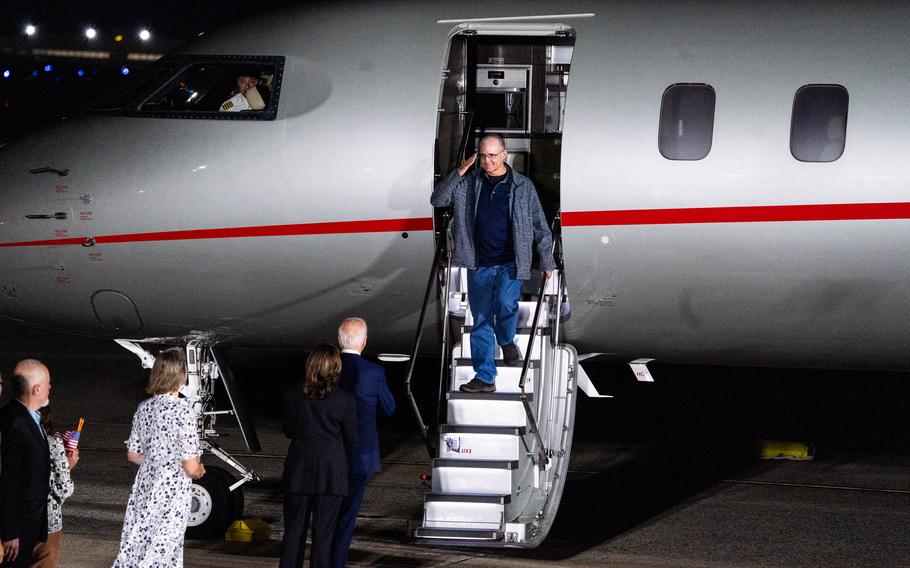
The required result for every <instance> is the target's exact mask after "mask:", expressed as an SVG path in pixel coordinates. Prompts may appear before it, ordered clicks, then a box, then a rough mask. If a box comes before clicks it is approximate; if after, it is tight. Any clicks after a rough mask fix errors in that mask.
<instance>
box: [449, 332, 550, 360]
mask: <svg viewBox="0 0 910 568" xmlns="http://www.w3.org/2000/svg"><path fill="white" fill-rule="evenodd" d="M465 327H466V330H465V332H464V333H462V336H461V343H459V344H458V345H459V346H460V347H461V349H460V350H459V349H457V348H456V349H455V356H456V357H466V358H470V357H471V332H470V330H471V328H472V326H465ZM530 332H531V328H529V327H523V328H520V329H519V330H517V332H516V334H515V338H514V339H513V340H512V341H514V343H515V345H517V346H518V350H519V351H520V352H521V356H522V357H524V356H525V353H527V352H528V340H529V339H530V335H529V334H530ZM544 341H549V337H547V336H541V335H538V336H537V337H535V338H534V348H533V349H532V350H531V360H532V361H540V345H541V343H542V342H544ZM495 349H496V354H495V355H494V357H495V358H496V359H500V360H501V359H502V348H501V347H500V346H499V345H497V346H496V348H495Z"/></svg>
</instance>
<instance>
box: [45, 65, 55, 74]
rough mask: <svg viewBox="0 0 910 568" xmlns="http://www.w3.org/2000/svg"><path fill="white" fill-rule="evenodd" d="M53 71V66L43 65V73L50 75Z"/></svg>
mask: <svg viewBox="0 0 910 568" xmlns="http://www.w3.org/2000/svg"><path fill="white" fill-rule="evenodd" d="M53 70H54V66H53V65H50V64H48V65H45V66H44V72H45V73H50V72H51V71H53Z"/></svg>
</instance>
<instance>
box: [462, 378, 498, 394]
mask: <svg viewBox="0 0 910 568" xmlns="http://www.w3.org/2000/svg"><path fill="white" fill-rule="evenodd" d="M458 390H460V391H461V392H496V385H495V384H492V383H487V382H484V381H481V380H480V379H478V378H477V377H474V378H473V379H471V380H470V381H468V382H466V383H465V384H463V385H461V386H460V387H458Z"/></svg>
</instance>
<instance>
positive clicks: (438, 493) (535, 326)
mask: <svg viewBox="0 0 910 568" xmlns="http://www.w3.org/2000/svg"><path fill="white" fill-rule="evenodd" d="M554 238H555V239H557V243H558V235H557V233H556V232H555V231H554ZM440 240H445V239H440ZM557 252H558V246H557ZM558 256H559V255H558V254H557V257H558ZM444 257H445V254H444V253H443V254H440V253H439V251H437V258H436V260H434V262H435V263H437V270H438V274H437V276H436V277H438V278H439V282H438V284H439V286H438V287H439V289H440V292H441V294H440V295H441V296H442V298H445V301H444V302H442V304H443V305H444V309H445V311H446V314H445V317H444V322H443V328H444V329H443V337H444V340H443V343H444V349H445V351H444V355H443V357H444V361H443V365H442V369H443V373H444V375H445V378H444V382H443V385H444V388H443V389H442V391H443V392H441V396H440V398H441V400H440V418H439V422H443V421H444V423H441V424H439V425H438V427H437V429H436V430H435V431H432V430H431V429H429V428H428V427H427V426H426V425H424V424H423V421H422V418H420V416H419V411H418V410H417V406H416V402H414V401H413V398H411V400H412V405H413V407H414V409H415V411H417V413H418V421H419V423H420V426H421V428H422V429H423V431H424V432H425V434H426V435H427V436H428V448H429V449H430V451H431V452H433V454H432V455H433V460H432V486H431V490H430V492H429V493H427V494H426V496H425V502H424V510H423V519H422V522H421V525H420V526H419V528H417V529H416V530H415V531H414V533H413V536H414V537H415V538H416V539H417V540H418V542H424V543H432V544H442V545H446V546H453V545H455V546H458V545H461V546H472V547H520V548H534V547H536V546H538V545H539V544H540V543H541V542H543V540H544V538H545V537H546V535H547V532H548V531H549V529H550V527H551V525H552V523H553V520H554V518H555V516H556V512H557V509H558V507H559V501H560V497H561V496H562V491H563V487H564V482H565V479H566V472H567V469H568V464H569V454H570V450H571V445H572V432H573V424H574V416H575V397H576V383H577V381H576V378H577V373H578V356H577V354H576V352H575V349H574V348H573V347H572V346H571V345H567V344H562V343H559V337H560V324H561V319H560V312H561V307H562V305H563V301H564V300H565V285H564V282H565V281H564V278H563V276H562V272H561V271H556V272H554V273H553V275H552V277H551V278H550V279H546V278H544V277H543V275H539V276H538V277H537V283H536V285H534V284H532V290H533V291H532V293H531V294H525V295H524V296H523V300H522V301H521V302H520V304H519V315H518V323H517V333H516V337H515V343H516V344H517V345H518V346H519V349H520V350H521V353H522V354H523V355H524V356H525V358H524V361H523V364H522V365H521V366H516V367H509V366H507V365H506V363H505V361H503V360H502V353H501V352H500V351H499V349H498V348H497V361H496V366H497V377H496V392H495V393H465V392H460V391H459V386H461V385H462V384H464V383H466V382H468V381H469V380H471V379H472V378H473V377H474V371H473V368H472V365H471V342H470V333H471V329H472V324H473V320H472V317H471V311H470V309H468V301H467V294H468V290H467V273H466V271H465V270H463V269H460V268H453V267H451V266H450V265H448V264H447V263H445V262H441V261H442V260H443V259H444ZM557 262H558V260H557ZM433 279H434V276H433V275H431V284H430V286H428V298H429V291H430V288H431V287H432V283H433ZM530 282H535V281H534V280H533V279H532V280H531V281H530ZM526 290H527V288H526ZM422 316H425V313H422ZM449 338H453V339H452V340H451V342H454V343H453V344H451V345H450V339H449ZM418 341H419V335H418ZM415 347H416V346H415ZM415 351H416V349H415ZM408 391H409V394H410V375H409V379H408Z"/></svg>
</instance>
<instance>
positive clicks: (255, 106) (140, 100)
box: [89, 56, 284, 120]
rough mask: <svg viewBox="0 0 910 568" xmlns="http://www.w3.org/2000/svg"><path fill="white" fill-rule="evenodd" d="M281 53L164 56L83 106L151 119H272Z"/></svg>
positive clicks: (280, 67) (276, 104) (280, 76)
mask: <svg viewBox="0 0 910 568" xmlns="http://www.w3.org/2000/svg"><path fill="white" fill-rule="evenodd" d="M283 68H284V58H283V57H223V56H222V57H200V56H196V57H193V56H181V57H174V58H167V59H166V60H162V61H161V62H159V63H157V64H156V65H155V67H154V68H152V69H150V70H149V71H147V72H146V73H145V74H143V76H141V77H138V78H137V79H136V80H135V81H133V82H132V83H130V84H127V85H124V86H122V87H121V88H119V89H118V90H115V91H112V92H111V93H109V94H108V95H105V96H104V97H102V98H101V99H99V100H98V101H97V102H96V103H95V104H93V105H92V106H91V107H90V109H89V111H90V112H95V113H103V114H119V115H129V116H144V117H157V118H205V119H221V120H232V119H233V120H237V119H240V120H274V119H275V116H276V114H277V111H278V94H279V91H280V88H281V78H282V73H283Z"/></svg>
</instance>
